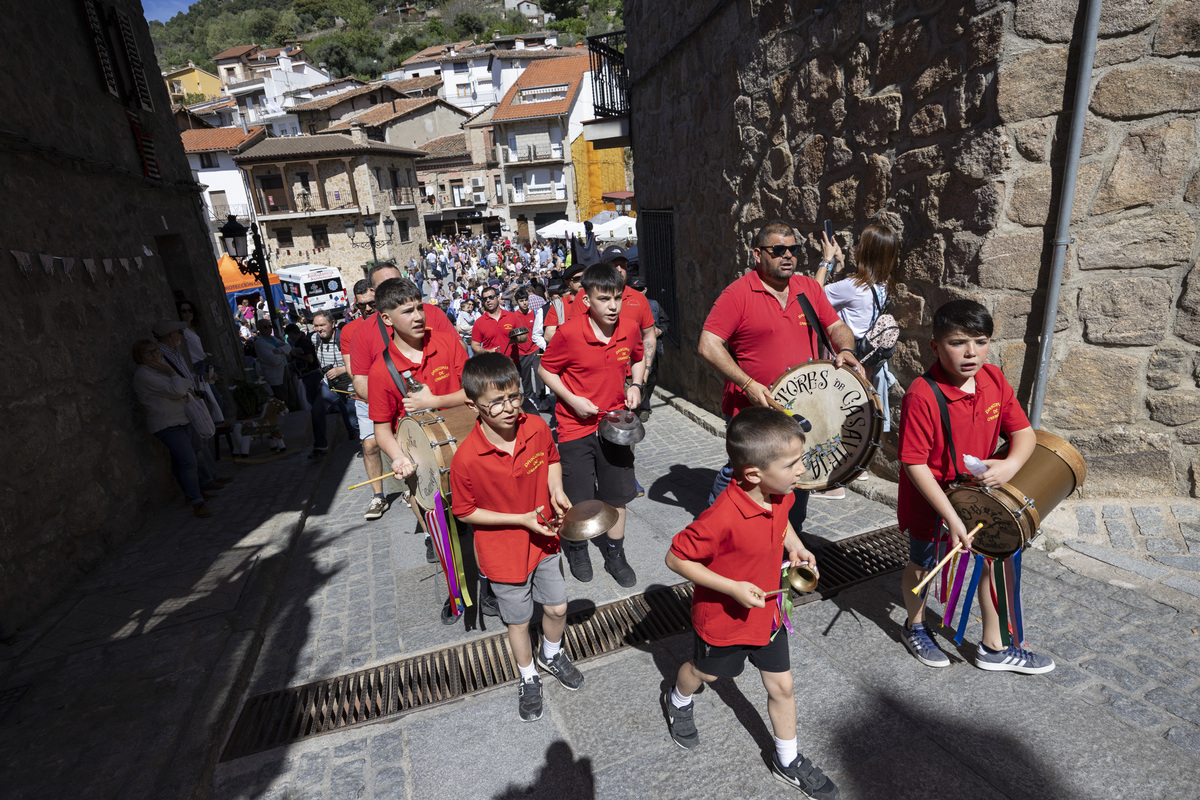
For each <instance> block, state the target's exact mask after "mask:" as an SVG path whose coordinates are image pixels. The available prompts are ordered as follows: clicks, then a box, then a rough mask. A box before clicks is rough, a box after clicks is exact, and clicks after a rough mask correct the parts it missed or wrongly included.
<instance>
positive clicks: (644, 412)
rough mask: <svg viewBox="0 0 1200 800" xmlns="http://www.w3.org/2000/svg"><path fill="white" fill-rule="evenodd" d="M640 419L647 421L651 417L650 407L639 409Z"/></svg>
mask: <svg viewBox="0 0 1200 800" xmlns="http://www.w3.org/2000/svg"><path fill="white" fill-rule="evenodd" d="M638 419H640V420H641V421H642V422H645V421H646V420H648V419H650V411H649V410H648V409H643V410H641V411H639V412H638Z"/></svg>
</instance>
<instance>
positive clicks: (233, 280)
mask: <svg viewBox="0 0 1200 800" xmlns="http://www.w3.org/2000/svg"><path fill="white" fill-rule="evenodd" d="M217 269H219V270H220V271H221V283H223V284H225V292H226V294H228V293H229V292H239V293H240V292H245V291H258V292H261V291H262V284H261V283H259V282H258V278H256V277H254V276H253V275H244V274H242V271H241V269H240V268H239V267H238V263H237V262H236V261H234V260H233V258H232V257H231V256H228V255H223V256H221V260H220V261H218V262H217ZM267 280H269V281H270V282H271V285H272V286H278V285H279V276H278V275H276V274H275V273H274V272H269V273H267ZM272 294H274V290H272Z"/></svg>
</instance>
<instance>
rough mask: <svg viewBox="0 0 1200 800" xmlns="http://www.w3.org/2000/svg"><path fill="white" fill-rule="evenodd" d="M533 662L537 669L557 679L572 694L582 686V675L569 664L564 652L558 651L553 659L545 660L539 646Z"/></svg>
mask: <svg viewBox="0 0 1200 800" xmlns="http://www.w3.org/2000/svg"><path fill="white" fill-rule="evenodd" d="M534 662H535V663H536V664H537V665H538V667H540V668H541V669H543V670H545V671H546V672H549V673H550V674H551V675H553V676H554V677H556V678H558V682H559V683H561V684H562V685H563V688H564V689H570V690H571V691H572V692H573V691H575V690H576V689H578V688H579V687H580V686H583V673H582V672H580V671H579V669H578V668H577V667H576V666H575V665H574V664H572V663H571V659H570V658H569V657H568V656H567V651H566V650H559V651H558V653H557V654H555V656H554V658H551V659H549V660H547V659H546V654H545V653H544V652H543V651H542V648H541V647H540V646H539V647H538V649H537V655H536V656H535V657H534Z"/></svg>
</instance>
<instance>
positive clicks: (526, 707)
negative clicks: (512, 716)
mask: <svg viewBox="0 0 1200 800" xmlns="http://www.w3.org/2000/svg"><path fill="white" fill-rule="evenodd" d="M517 711H518V712H519V713H520V714H521V721H522V722H533V721H534V720H538V719H541V718H542V679H541V678H539V677H538V676H537V675H534V676H533V677H532V678H531V679H529V680H527V681H526V680H518V681H517Z"/></svg>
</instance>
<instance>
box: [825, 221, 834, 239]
mask: <svg viewBox="0 0 1200 800" xmlns="http://www.w3.org/2000/svg"><path fill="white" fill-rule="evenodd" d="M825 237H826V238H827V239H829V241H831V242H832V241H833V220H831V219H827V220H825Z"/></svg>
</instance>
